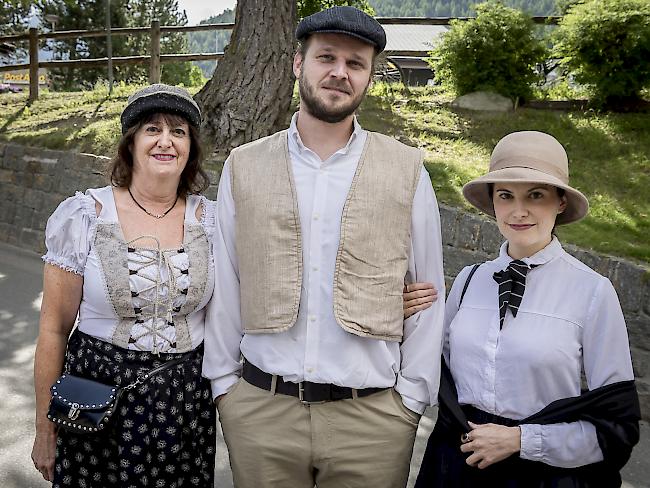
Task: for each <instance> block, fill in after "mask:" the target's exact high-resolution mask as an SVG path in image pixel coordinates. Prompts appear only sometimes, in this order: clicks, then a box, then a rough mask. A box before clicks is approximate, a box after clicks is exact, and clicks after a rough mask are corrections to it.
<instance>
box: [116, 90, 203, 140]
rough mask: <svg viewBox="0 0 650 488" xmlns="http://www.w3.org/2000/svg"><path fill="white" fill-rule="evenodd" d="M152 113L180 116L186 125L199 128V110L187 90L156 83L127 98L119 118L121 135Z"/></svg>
mask: <svg viewBox="0 0 650 488" xmlns="http://www.w3.org/2000/svg"><path fill="white" fill-rule="evenodd" d="M154 112H163V113H170V114H177V115H182V116H183V117H185V119H186V120H187V123H188V124H190V125H193V126H194V127H197V128H198V127H200V126H201V110H199V106H198V105H197V104H196V102H195V101H194V100H193V99H192V96H191V95H190V94H189V93H188V92H187V90H184V89H183V88H179V87H177V86H171V85H165V84H163V83H156V84H154V85H149V86H147V87H145V88H143V89H142V90H138V91H137V92H135V93H134V94H133V95H131V96H130V97H129V99H128V101H127V105H126V108H125V109H124V111H123V112H122V115H121V117H120V121H121V122H122V134H124V133H125V132H126V131H127V130H128V129H129V127H132V126H134V125H135V124H136V123H137V122H138V120H140V119H141V118H142V117H144V116H145V115H147V114H150V113H154Z"/></svg>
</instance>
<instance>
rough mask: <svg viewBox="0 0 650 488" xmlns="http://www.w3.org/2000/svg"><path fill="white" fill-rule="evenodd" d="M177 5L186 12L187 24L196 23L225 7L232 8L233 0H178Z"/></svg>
mask: <svg viewBox="0 0 650 488" xmlns="http://www.w3.org/2000/svg"><path fill="white" fill-rule="evenodd" d="M178 6H179V8H180V9H181V10H185V12H186V13H187V23H188V25H196V24H198V23H199V22H200V21H201V20H203V19H207V18H208V17H211V16H212V15H219V14H220V13H221V12H223V11H224V10H226V9H227V8H234V7H235V0H178Z"/></svg>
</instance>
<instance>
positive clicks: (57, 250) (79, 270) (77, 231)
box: [43, 192, 97, 275]
mask: <svg viewBox="0 0 650 488" xmlns="http://www.w3.org/2000/svg"><path fill="white" fill-rule="evenodd" d="M96 220H97V219H96V211H95V200H94V199H93V198H92V197H91V196H89V195H84V194H83V193H80V192H77V193H76V195H75V196H73V197H69V198H66V199H65V200H64V201H63V202H61V203H60V204H59V206H58V207H57V208H56V210H55V211H54V212H53V213H52V215H51V216H50V218H49V219H48V220H47V225H46V227H45V246H46V248H47V252H46V254H45V255H44V256H43V261H45V262H46V263H48V264H52V265H54V266H58V267H59V268H62V269H65V270H66V271H71V272H73V273H75V274H78V275H83V273H84V268H85V266H86V259H87V258H88V253H89V252H90V244H91V240H92V237H93V234H94V228H95V225H96Z"/></svg>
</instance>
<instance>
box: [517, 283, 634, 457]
mask: <svg viewBox="0 0 650 488" xmlns="http://www.w3.org/2000/svg"><path fill="white" fill-rule="evenodd" d="M582 348H583V349H582V354H583V362H584V370H585V376H586V378H587V385H588V387H589V389H590V390H592V389H594V388H598V387H601V386H604V385H608V384H611V383H615V382H619V381H627V380H631V379H634V374H633V372H632V361H631V357H630V347H629V343H628V337H627V329H626V327H625V319H624V318H623V312H622V311H621V305H620V303H619V301H618V297H617V296H616V291H615V290H614V287H613V286H612V284H611V283H610V281H609V280H607V279H606V278H601V282H600V284H599V286H598V287H597V289H596V293H595V294H594V297H593V300H592V303H591V307H590V310H589V313H588V314H587V317H586V320H585V323H584V327H583V339H582ZM520 457H521V458H523V459H529V460H532V461H542V462H544V463H546V464H550V465H551V466H559V467H563V468H573V467H578V466H583V465H585V464H591V463H595V462H599V461H602V460H603V453H602V451H601V449H600V446H599V444H598V438H597V436H596V428H595V427H594V425H593V424H591V423H590V422H586V421H578V422H570V423H557V424H549V425H532V424H528V425H526V424H525V425H522V426H521V452H520Z"/></svg>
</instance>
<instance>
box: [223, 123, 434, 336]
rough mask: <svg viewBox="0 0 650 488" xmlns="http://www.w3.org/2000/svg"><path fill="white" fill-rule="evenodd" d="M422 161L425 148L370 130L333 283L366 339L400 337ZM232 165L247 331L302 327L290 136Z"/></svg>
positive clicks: (347, 320)
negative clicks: (289, 147) (412, 222)
mask: <svg viewBox="0 0 650 488" xmlns="http://www.w3.org/2000/svg"><path fill="white" fill-rule="evenodd" d="M422 159H423V154H422V152H421V151H420V150H418V149H415V148H412V147H409V146H406V145H404V144H402V143H400V142H398V141H396V140H394V139H392V138H390V137H387V136H384V135H381V134H377V133H374V132H368V138H367V140H366V144H365V147H364V149H363V152H362V154H361V157H360V159H359V163H358V165H357V170H356V172H355V175H354V178H353V180H352V184H351V186H350V190H349V192H348V197H347V199H346V201H345V204H344V207H343V213H342V218H341V237H340V242H339V250H338V254H337V257H336V270H335V275H334V316H335V318H336V321H337V322H338V324H339V325H340V326H341V327H342V328H343V329H345V330H346V331H348V332H351V333H353V334H356V335H358V336H362V337H372V338H375V339H381V340H387V341H399V340H401V339H402V335H403V306H402V288H403V286H404V276H405V275H406V271H407V268H408V258H409V253H410V243H411V211H412V206H413V197H414V196H415V190H416V188H417V184H418V181H419V177H420V171H421V167H422ZM230 163H231V176H232V180H231V187H232V194H233V199H234V203H235V213H236V231H235V232H236V249H237V256H238V261H239V281H240V293H241V316H242V325H243V328H244V332H245V333H247V334H257V333H270V332H282V331H285V330H287V329H289V328H290V327H292V326H293V325H294V324H295V323H296V319H297V317H298V308H299V304H300V289H301V285H302V238H301V231H300V218H299V215H298V199H297V196H296V187H295V182H294V178H293V171H292V166H291V160H290V157H289V150H288V146H287V131H280V132H278V133H276V134H274V135H272V136H269V137H265V138H263V139H259V140H257V141H254V142H251V143H249V144H246V145H244V146H240V147H239V148H237V149H235V150H234V151H233V152H232V153H231V155H230ZM217 272H218V270H217Z"/></svg>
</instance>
